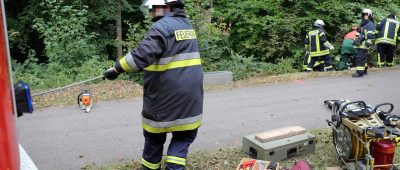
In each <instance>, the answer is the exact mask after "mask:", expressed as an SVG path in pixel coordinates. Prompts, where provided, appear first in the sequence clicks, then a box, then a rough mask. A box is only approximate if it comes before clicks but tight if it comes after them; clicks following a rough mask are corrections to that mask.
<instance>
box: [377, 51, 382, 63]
mask: <svg viewBox="0 0 400 170" xmlns="http://www.w3.org/2000/svg"><path fill="white" fill-rule="evenodd" d="M377 64H378V65H379V66H381V65H382V64H381V54H379V52H378V62H377Z"/></svg>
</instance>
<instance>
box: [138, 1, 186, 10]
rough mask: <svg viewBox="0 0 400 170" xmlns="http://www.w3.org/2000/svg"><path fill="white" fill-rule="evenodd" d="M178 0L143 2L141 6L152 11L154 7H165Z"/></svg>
mask: <svg viewBox="0 0 400 170" xmlns="http://www.w3.org/2000/svg"><path fill="white" fill-rule="evenodd" d="M177 1H178V0H144V1H143V4H142V6H144V7H146V8H148V9H153V6H155V5H167V3H172V2H177Z"/></svg>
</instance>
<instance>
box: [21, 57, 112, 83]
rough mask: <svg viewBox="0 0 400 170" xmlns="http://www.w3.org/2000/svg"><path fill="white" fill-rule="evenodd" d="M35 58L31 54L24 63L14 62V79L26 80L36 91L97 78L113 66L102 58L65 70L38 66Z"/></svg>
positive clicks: (48, 65)
mask: <svg viewBox="0 0 400 170" xmlns="http://www.w3.org/2000/svg"><path fill="white" fill-rule="evenodd" d="M33 56H34V54H30V55H29V57H28V59H27V60H26V61H25V62H24V63H18V62H16V61H15V60H13V68H14V79H15V80H24V81H25V82H27V83H28V84H29V85H30V86H31V87H32V88H33V89H34V90H37V89H49V88H55V87H61V86H65V85H67V84H70V83H74V82H78V81H82V80H86V79H89V78H93V77H97V76H100V75H101V74H102V72H103V71H104V70H106V69H108V68H109V67H110V66H111V65H112V64H113V62H111V61H105V60H104V59H101V58H100V57H93V58H91V59H89V60H86V61H84V62H83V63H82V65H80V66H76V67H72V68H65V66H64V65H61V64H58V63H49V64H38V63H37V59H36V58H34V57H33ZM102 58H104V57H102Z"/></svg>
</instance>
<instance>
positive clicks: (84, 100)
mask: <svg viewBox="0 0 400 170" xmlns="http://www.w3.org/2000/svg"><path fill="white" fill-rule="evenodd" d="M103 78H104V76H98V77H94V78H91V79H87V80H84V81H81V82H77V83H73V84H70V85H67V86H64V87H59V88H55V89H52V90H48V91H44V92H40V93H36V94H33V95H32V97H35V96H41V95H45V94H49V93H53V92H56V91H61V90H64V89H67V88H71V87H74V86H78V85H81V84H85V83H88V82H91V81H95V80H99V79H103ZM92 103H93V99H92V94H91V93H90V91H89V90H84V91H82V93H80V94H79V95H78V105H79V107H80V108H81V109H82V110H85V112H86V113H89V112H90V110H91V108H92V106H93V104H92Z"/></svg>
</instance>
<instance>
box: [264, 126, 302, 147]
mask: <svg viewBox="0 0 400 170" xmlns="http://www.w3.org/2000/svg"><path fill="white" fill-rule="evenodd" d="M305 132H306V129H305V128H303V127H301V126H290V127H285V128H281V129H275V130H271V131H268V132H263V133H259V134H257V135H256V139H257V140H258V141H260V142H261V143H265V142H268V141H273V140H278V139H282V138H287V137H291V136H295V135H300V134H303V133H305Z"/></svg>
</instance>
